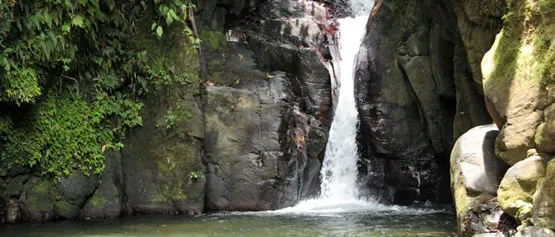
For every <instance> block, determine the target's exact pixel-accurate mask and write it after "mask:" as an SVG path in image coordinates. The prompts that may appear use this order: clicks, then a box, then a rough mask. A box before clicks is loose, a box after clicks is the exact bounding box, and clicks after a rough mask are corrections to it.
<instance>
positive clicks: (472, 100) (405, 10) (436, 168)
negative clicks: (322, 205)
mask: <svg viewBox="0 0 555 237" xmlns="http://www.w3.org/2000/svg"><path fill="white" fill-rule="evenodd" d="M454 16H455V14H454V12H453V8H452V6H450V5H449V4H446V3H440V2H439V1H424V2H423V3H422V2H421V1H409V0H396V1H393V0H390V1H387V0H384V1H381V3H380V4H378V5H377V6H376V7H374V10H373V13H372V16H371V17H370V19H369V22H368V25H367V30H368V31H367V35H366V36H365V38H364V40H363V42H362V46H361V50H360V52H359V55H358V59H357V65H356V75H355V80H356V85H357V86H356V88H355V96H356V100H357V107H358V111H359V117H360V131H359V138H358V140H359V143H360V149H359V150H360V151H361V152H362V159H363V165H362V169H361V171H362V172H361V173H362V174H363V176H364V175H366V177H363V178H362V179H363V180H362V182H363V183H366V184H368V185H367V186H368V188H369V189H371V190H373V193H377V192H378V193H380V194H379V196H380V197H382V198H383V199H385V200H388V201H392V202H395V203H410V202H412V201H414V200H435V201H441V200H443V201H447V200H448V199H449V196H448V195H442V194H445V193H448V191H447V190H448V162H447V160H448V157H449V152H450V149H451V146H452V144H453V138H457V137H458V136H460V135H461V134H462V133H464V132H465V131H466V130H468V129H470V128H472V127H474V126H476V125H480V124H487V123H491V119H490V118H489V116H488V115H487V112H486V108H485V106H484V104H483V102H482V100H481V99H480V96H479V90H477V89H476V88H477V87H476V83H474V82H473V81H474V79H473V77H472V75H471V74H469V73H468V71H469V66H467V65H468V63H467V57H466V51H465V47H464V44H463V43H462V42H461V39H460V38H459V35H458V32H457V31H456V28H457V19H456V18H454ZM368 169H369V170H368Z"/></svg>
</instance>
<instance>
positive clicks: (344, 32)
mask: <svg viewBox="0 0 555 237" xmlns="http://www.w3.org/2000/svg"><path fill="white" fill-rule="evenodd" d="M350 4H351V8H352V12H353V13H354V17H347V18H343V19H338V38H339V40H338V41H337V42H338V43H339V55H334V65H338V67H337V69H336V72H335V73H336V76H337V79H338V81H339V86H340V90H339V99H338V102H337V107H336V111H335V117H334V119H333V123H332V125H331V129H330V133H329V139H328V144H327V147H326V156H325V158H324V163H323V166H322V170H321V177H322V186H321V198H322V199H331V200H356V199H358V187H357V185H356V179H357V162H358V152H357V144H356V133H357V130H356V125H357V121H358V112H357V109H356V104H355V98H354V84H353V81H354V73H353V72H354V69H355V68H354V67H355V57H356V54H357V52H358V50H359V48H360V43H361V41H362V37H363V36H364V33H365V25H366V21H367V20H368V12H369V11H370V8H371V7H372V6H371V4H372V1H368V0H367V1H363V0H351V1H350Z"/></svg>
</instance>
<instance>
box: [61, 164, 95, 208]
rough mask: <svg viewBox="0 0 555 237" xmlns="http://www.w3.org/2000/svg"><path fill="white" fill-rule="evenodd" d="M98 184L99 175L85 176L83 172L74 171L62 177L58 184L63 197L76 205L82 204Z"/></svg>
mask: <svg viewBox="0 0 555 237" xmlns="http://www.w3.org/2000/svg"><path fill="white" fill-rule="evenodd" d="M97 184H98V177H96V176H85V175H84V174H83V173H81V172H74V173H73V174H72V175H70V176H68V177H62V178H61V179H60V181H59V182H58V184H57V189H58V192H59V193H60V194H61V199H62V200H65V201H67V202H68V203H70V204H71V205H74V206H78V207H80V206H82V205H83V204H84V203H85V201H86V200H87V198H88V197H89V196H90V195H91V194H92V193H93V192H94V190H95V189H96V186H97Z"/></svg>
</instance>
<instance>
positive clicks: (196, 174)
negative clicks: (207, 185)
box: [189, 171, 199, 180]
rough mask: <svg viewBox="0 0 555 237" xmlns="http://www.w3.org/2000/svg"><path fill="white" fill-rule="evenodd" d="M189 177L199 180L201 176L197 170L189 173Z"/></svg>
mask: <svg viewBox="0 0 555 237" xmlns="http://www.w3.org/2000/svg"><path fill="white" fill-rule="evenodd" d="M189 178H191V179H193V180H197V179H198V178H199V174H198V173H197V172H195V171H192V172H191V173H189Z"/></svg>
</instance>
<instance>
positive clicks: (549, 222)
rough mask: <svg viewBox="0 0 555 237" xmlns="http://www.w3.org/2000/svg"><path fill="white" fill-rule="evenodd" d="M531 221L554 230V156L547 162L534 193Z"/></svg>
mask: <svg viewBox="0 0 555 237" xmlns="http://www.w3.org/2000/svg"><path fill="white" fill-rule="evenodd" d="M532 223H533V224H534V225H535V226H539V227H545V228H550V229H554V230H555V157H552V158H551V160H550V161H549V162H548V163H547V168H546V175H545V178H544V179H542V181H541V182H540V183H539V184H538V187H537V191H536V193H535V194H534V197H533V207H532Z"/></svg>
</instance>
